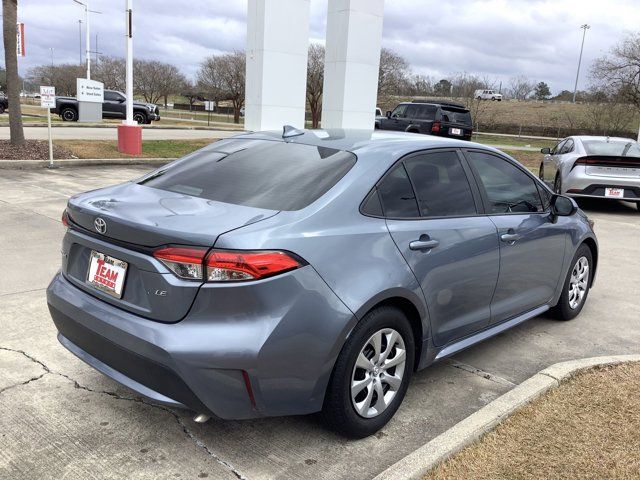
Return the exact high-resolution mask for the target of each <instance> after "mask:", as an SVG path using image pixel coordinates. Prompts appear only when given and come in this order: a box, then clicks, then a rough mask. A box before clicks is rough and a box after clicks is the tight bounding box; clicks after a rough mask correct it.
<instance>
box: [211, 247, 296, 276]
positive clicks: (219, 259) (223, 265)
mask: <svg viewBox="0 0 640 480" xmlns="http://www.w3.org/2000/svg"><path fill="white" fill-rule="evenodd" d="M206 263H207V278H206V279H207V281H209V282H228V281H235V280H257V279H260V278H265V277H270V276H272V275H277V274H279V273H284V272H286V271H289V270H293V269H294V268H298V267H300V266H301V264H300V262H299V261H298V260H296V259H295V258H294V257H293V256H291V255H289V254H287V253H285V252H278V251H256V252H247V251H232V250H214V251H212V252H211V253H210V254H209V256H208V257H207V262H206Z"/></svg>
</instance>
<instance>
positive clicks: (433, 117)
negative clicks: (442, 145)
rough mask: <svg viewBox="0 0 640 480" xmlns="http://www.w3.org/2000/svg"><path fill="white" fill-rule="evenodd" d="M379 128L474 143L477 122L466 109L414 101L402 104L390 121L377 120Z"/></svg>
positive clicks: (388, 115) (450, 103) (389, 114)
mask: <svg viewBox="0 0 640 480" xmlns="http://www.w3.org/2000/svg"><path fill="white" fill-rule="evenodd" d="M375 126H376V128H378V129H380V130H395V131H401V132H410V133H426V134H428V135H437V136H440V137H453V138H462V139H464V140H471V135H472V134H473V121H472V120H471V112H469V110H468V109H467V108H465V107H464V105H461V104H459V103H453V102H444V101H443V102H427V101H421V100H414V101H413V102H410V103H409V102H405V103H401V104H399V105H398V106H397V107H396V108H395V109H394V110H393V111H392V112H387V115H386V117H383V118H380V119H376V125H375Z"/></svg>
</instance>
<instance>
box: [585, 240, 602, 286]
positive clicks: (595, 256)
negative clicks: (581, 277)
mask: <svg viewBox="0 0 640 480" xmlns="http://www.w3.org/2000/svg"><path fill="white" fill-rule="evenodd" d="M581 245H586V246H587V247H589V250H591V258H592V260H593V274H592V275H591V285H589V288H591V286H592V285H593V282H594V280H595V278H596V272H597V269H598V244H597V243H596V241H595V240H594V239H593V238H591V237H587V238H585V239H584V240H583V241H582V244H581Z"/></svg>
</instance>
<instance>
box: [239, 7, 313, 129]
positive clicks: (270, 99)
mask: <svg viewBox="0 0 640 480" xmlns="http://www.w3.org/2000/svg"><path fill="white" fill-rule="evenodd" d="M309 8H310V0H249V5H248V12H247V71H246V75H247V76H246V92H245V101H246V105H245V128H246V129H247V130H253V131H255V130H277V129H281V128H282V126H283V125H285V124H287V125H292V126H294V127H297V128H304V120H305V102H306V99H305V90H306V86H307V54H308V48H309Z"/></svg>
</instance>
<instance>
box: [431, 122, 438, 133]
mask: <svg viewBox="0 0 640 480" xmlns="http://www.w3.org/2000/svg"><path fill="white" fill-rule="evenodd" d="M431 133H440V122H433V123H432V124H431Z"/></svg>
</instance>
